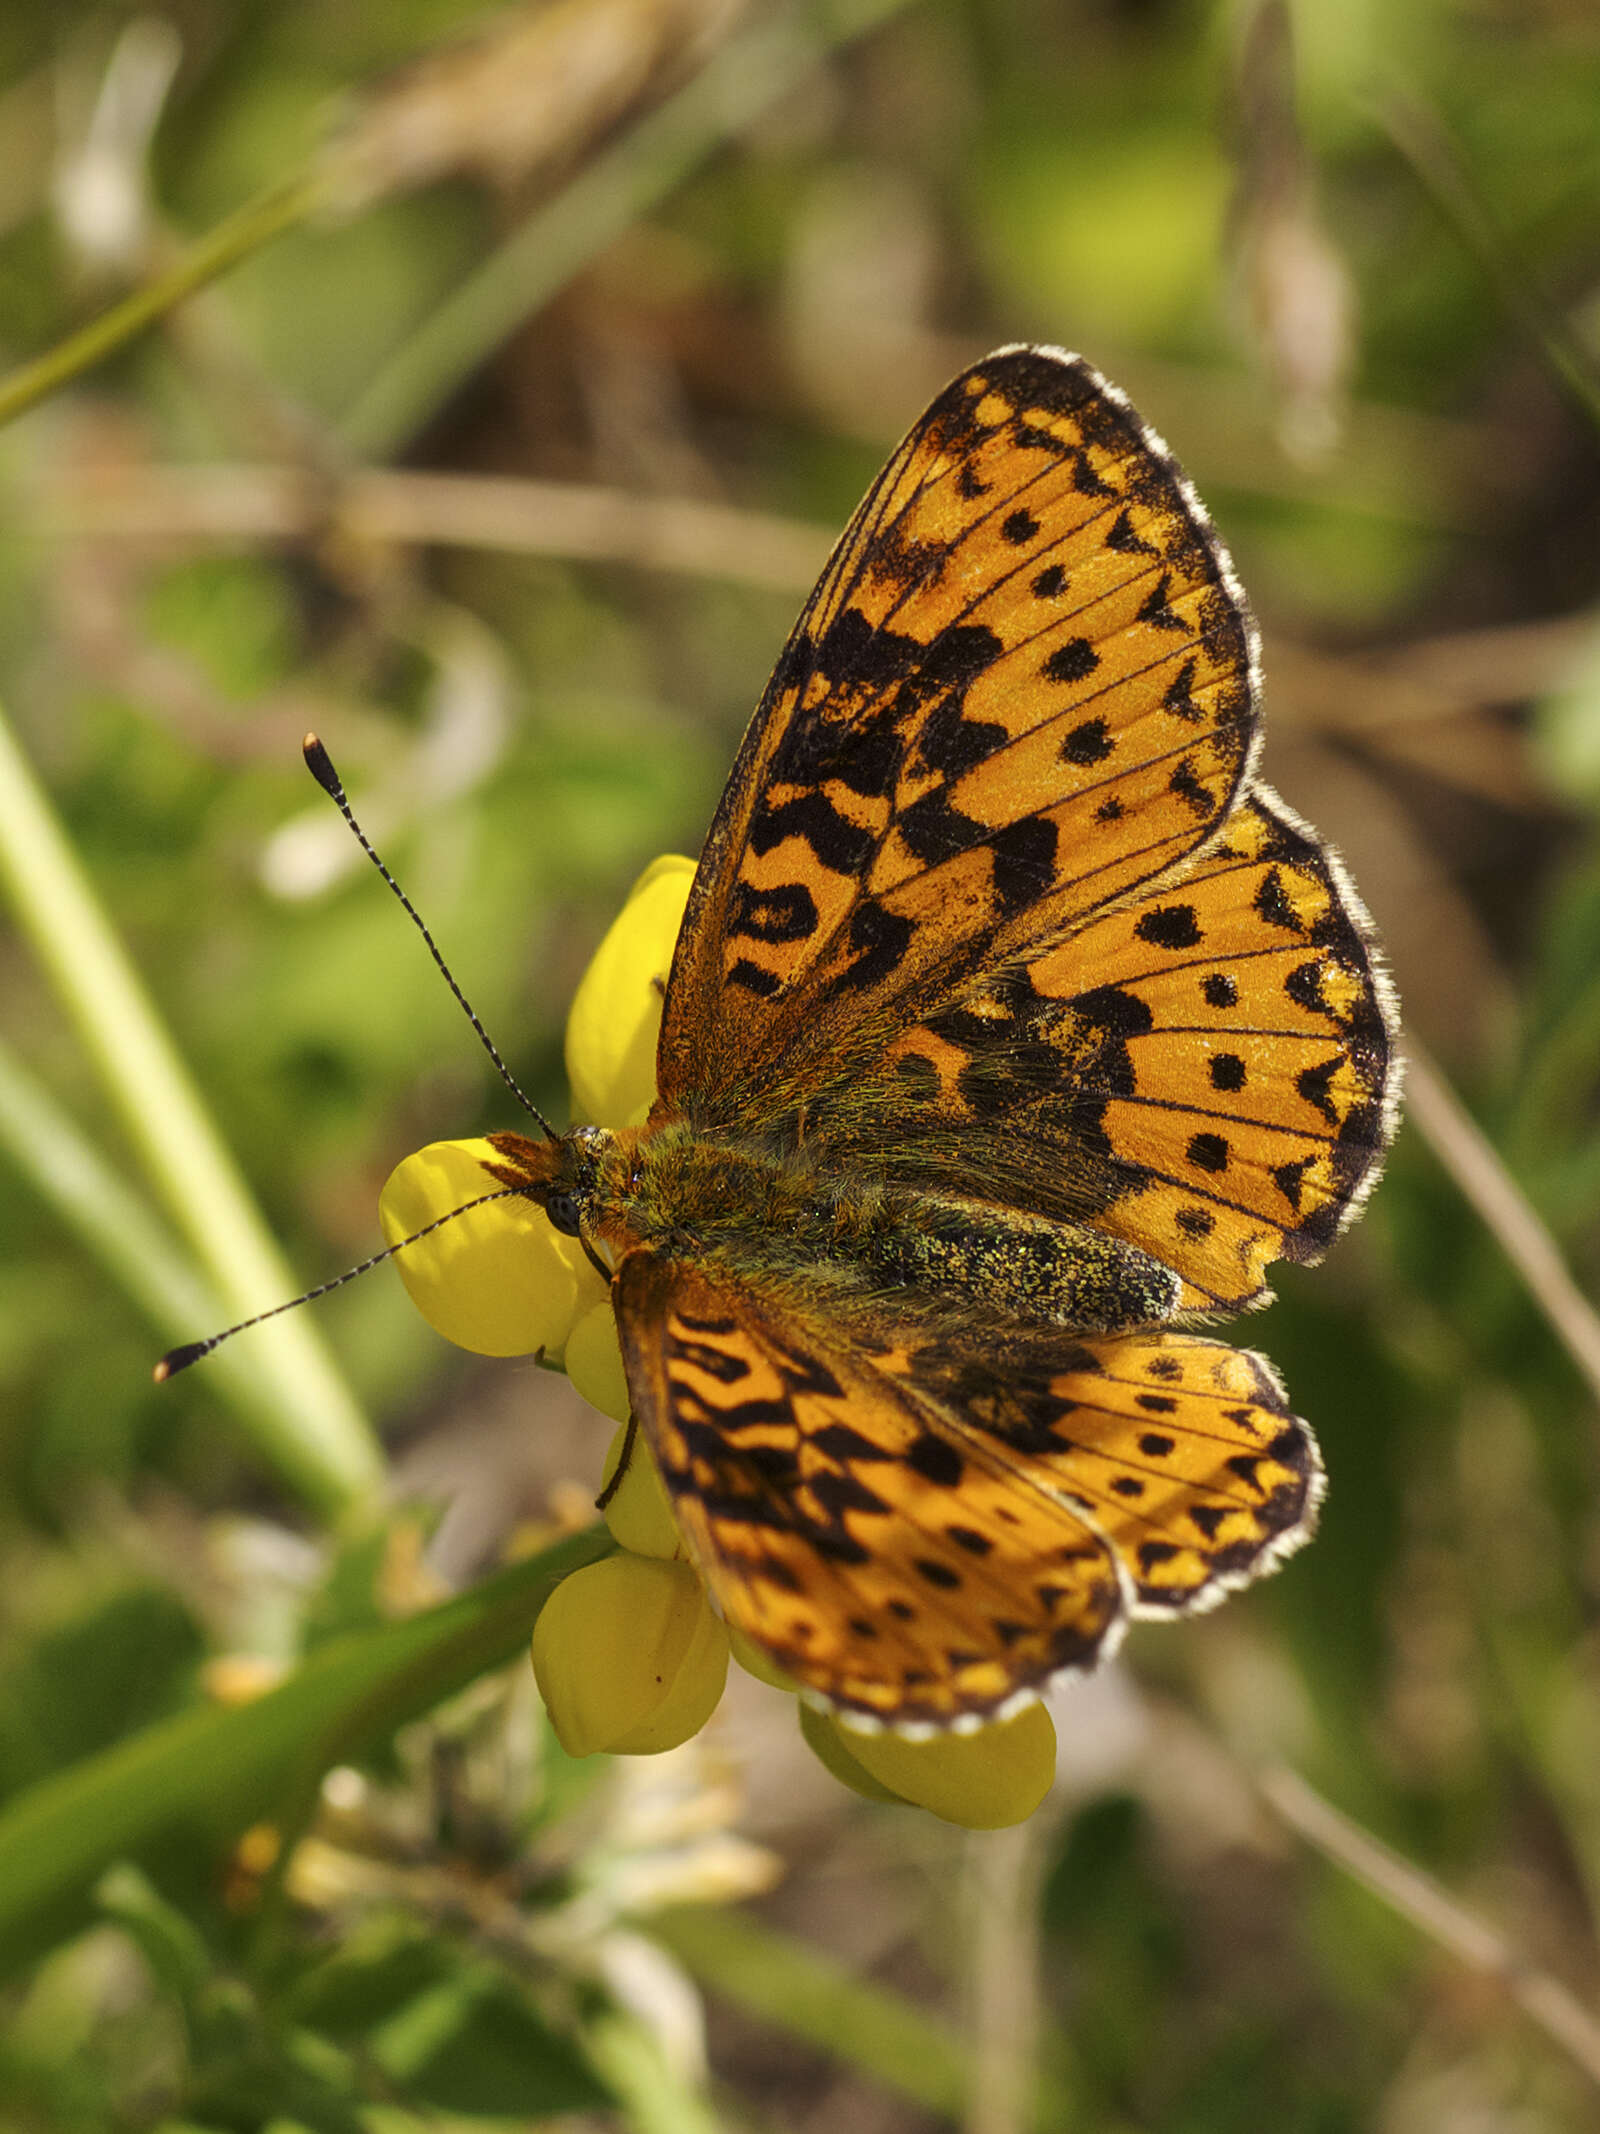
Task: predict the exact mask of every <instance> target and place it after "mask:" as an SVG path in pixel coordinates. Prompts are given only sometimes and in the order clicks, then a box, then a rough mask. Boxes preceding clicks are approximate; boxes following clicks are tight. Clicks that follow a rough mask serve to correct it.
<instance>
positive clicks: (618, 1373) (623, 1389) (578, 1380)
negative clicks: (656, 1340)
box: [562, 1299, 631, 1423]
mask: <svg viewBox="0 0 1600 2134" xmlns="http://www.w3.org/2000/svg"><path fill="white" fill-rule="evenodd" d="M562 1361H563V1362H564V1363H565V1364H566V1367H567V1376H568V1377H569V1378H570V1379H571V1380H572V1383H573V1385H574V1386H575V1387H576V1388H577V1390H578V1391H579V1392H580V1393H581V1394H582V1395H583V1397H584V1399H585V1400H586V1401H588V1402H589V1404H590V1405H591V1406H592V1407H595V1408H598V1409H599V1410H600V1413H601V1414H602V1415H609V1416H610V1418H611V1420H612V1421H613V1422H614V1423H625V1422H626V1421H627V1419H628V1410H629V1408H630V1406H631V1403H630V1401H629V1398H628V1380H627V1374H626V1373H625V1372H624V1370H623V1368H622V1344H621V1342H620V1341H619V1340H618V1339H617V1315H616V1313H615V1312H614V1311H613V1310H612V1309H611V1304H610V1300H609V1299H605V1300H603V1301H602V1302H601V1303H599V1304H594V1305H591V1306H590V1308H589V1309H588V1311H586V1312H585V1313H584V1315H583V1317H582V1318H581V1319H580V1320H579V1321H578V1323H577V1325H576V1326H575V1327H574V1328H573V1329H572V1332H571V1333H570V1334H569V1335H568V1336H567V1347H566V1354H565V1356H564V1357H563V1358H562Z"/></svg>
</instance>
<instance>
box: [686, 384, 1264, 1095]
mask: <svg viewBox="0 0 1600 2134" xmlns="http://www.w3.org/2000/svg"><path fill="white" fill-rule="evenodd" d="M1256 698H1257V687H1256V667H1255V639H1254V632H1253V628H1252V625H1251V623H1250V620H1249V616H1248V611H1247V609H1246V607H1245V604H1244V599H1243V595H1242V594H1241V592H1240V590H1239V588H1238V585H1237V584H1236V582H1235V581H1234V579H1233V577H1232V573H1231V570H1230V568H1229V565H1228V561H1227V557H1226V555H1225V553H1224V551H1223V549H1222V547H1221V544H1220V543H1219V542H1218V541H1217V539H1216V537H1215V536H1214V534H1213V533H1212V531H1211V528H1210V524H1209V522H1208V520H1207V519H1206V516H1205V513H1204V511H1203V509H1202V508H1201V506H1200V504H1199V502H1198V500H1197V499H1196V497H1195V496H1194V493H1193V491H1192V490H1191V489H1190V487H1189V485H1188V483H1187V482H1186V481H1185V480H1184V478H1183V476H1182V474H1181V473H1180V472H1179V470H1178V469H1177V467H1176V466H1175V465H1174V463H1173V462H1172V460H1171V459H1170V458H1169V457H1168V455H1167V453H1166V451H1165V448H1164V447H1163V446H1162V445H1161V444H1160V442H1159V440H1158V439H1156V438H1155V437H1154V436H1153V435H1152V434H1151V433H1150V432H1149V431H1147V430H1146V429H1145V428H1144V427H1143V426H1142V425H1141V424H1140V423H1139V421H1138V419H1137V417H1135V416H1134V414H1133V413H1132V411H1131V410H1130V409H1129V407H1128V405H1127V402H1126V401H1125V400H1124V399H1123V397H1122V396H1121V394H1120V393H1118V392H1117V391H1116V390H1115V388H1114V387H1112V386H1109V385H1108V384H1107V383H1106V382H1105V381H1104V380H1103V379H1102V378H1101V377H1100V376H1099V375H1098V373H1096V372H1095V371H1094V370H1092V369H1091V368H1090V366H1089V365H1088V364H1086V363H1084V362H1082V361H1081V360H1079V359H1077V358H1075V357H1069V356H1065V355H1062V354H1060V353H1059V352H1057V351H1053V350H1048V349H1026V348H1018V349H1009V350H1002V351H1000V352H999V353H998V354H996V355H994V356H991V357H989V358H988V359H987V360H986V361H985V362H983V363H980V364H977V365H975V366H974V367H973V368H972V369H971V370H969V371H967V372H965V373H963V375H962V376H961V377H959V378H957V379H956V380H955V381H954V382H953V383H952V384H951V385H950V386H949V387H947V388H946V390H945V391H944V392H943V393H941V394H940V396H939V397H938V399H937V400H935V401H934V403H933V405H932V406H931V407H930V408H929V409H928V411H927V413H926V414H925V415H924V416H923V417H922V419H921V420H920V421H919V422H918V423H917V424H916V426H915V428H914V429H913V430H912V431H911V433H910V435H909V436H908V437H907V439H906V440H905V442H904V444H903V445H902V446H901V447H900V449H899V451H898V452H896V453H895V455H894V457H893V458H892V459H891V460H890V461H889V464H888V466H887V467H886V468H885V469H884V471H883V473H882V474H881V475H880V476H879V478H878V480H877V481H876V482H875V483H874V485H873V487H872V489H871V490H870V492H869V493H868V495H867V497H866V500H865V501H864V503H863V504H862V506H861V508H860V510H859V511H858V512H857V513H856V515H855V517H854V518H853V519H852V521H851V523H850V526H849V527H848V529H847V530H846V532H845V534H844V537H843V539H842V540H841V541H840V543H839V546H838V548H837V549H836V550H835V552H834V555H833V557H832V559H831V561H830V562H829V564H828V566H827V569H826V570H825V571H824V573H823V576H822V580H821V582H820V584H819V585H818V587H817V589H816V591H815V593H814V594H813V595H812V597H811V599H810V601H809V602H808V603H807V605H806V608H805V610H804V612H803V614H802V615H801V618H800V621H799V623H798V624H797V626H796V628H795V630H794V633H793V635H792V636H791V637H790V640H789V643H788V645H787V646H786V648H785V650H784V653H783V656H782V657H781V658H780V660H779V662H778V665H777V668H776V670H775V672H774V675H773V678H772V681H771V683H770V684H769V686H768V689H767V692H766V695H765V697H764V698H763V700H762V703H761V705H760V707H759V709H758V710H757V712H756V715H755V718H754V720H753V721H752V723H751V726H750V730H749V732H748V733H747V734H746V736H745V739H744V743H743V745H742V747H741V749H740V751H739V755H738V759H737V761H736V763H735V765H734V769H733V772H732V775H731V777H730V779H729V781H728V786H727V789H726V791H725V793H724V794H723V798H722V802H721V805H720V806H719V808H718V810H717V814H716V818H715V820H714V822H713V824H712V827H711V831H710V834H709V836H708V838H707V841H706V846H705V850H704V853H703V855H702V857H701V861H700V867H699V871H698V873H697V875H696V878H695V883H694V887H693V890H692V892H691V895H690V899H689V906H688V911H687V914H686V916H685V920H684V925H683V930H682V933H681V934H680V936H679V942H678V949H677V954H676V957H675V959H674V963H673V969H672V976H671V980H670V983H669V985H668V989H667V999H666V1006H665V1012H664V1016H663V1023H662V1031H661V1045H660V1054H659V1087H660V1093H661V1097H662V1100H663V1102H664V1104H665V1105H667V1106H669V1107H673V1108H681V1109H683V1110H684V1111H686V1112H687V1113H688V1115H689V1116H690V1117H691V1118H692V1119H693V1120H694V1121H696V1122H697V1123H700V1124H719V1123H728V1122H731V1121H750V1120H754V1119H760V1118H771V1117H776V1116H778V1115H780V1114H782V1113H783V1112H785V1111H786V1110H787V1111H789V1112H794V1111H796V1110H797V1109H799V1108H802V1107H803V1106H804V1104H805V1103H806V1102H807V1101H808V1099H809V1098H810V1097H811V1096H813V1095H814V1094H815V1093H816V1091H817V1090H818V1089H820V1088H821V1087H823V1086H825V1085H826V1084H828V1083H829V1082H830V1081H831V1082H837V1081H839V1080H841V1079H846V1078H848V1073H849V1070H850V1065H851V1063H852V1062H853V1061H855V1060H856V1059H858V1058H860V1057H862V1056H863V1055H870V1054H872V1053H874V1052H881V1050H882V1048H883V1045H884V1043H885V1042H886V1041H887V1038H888V1036H889V1034H891V1032H892V1030H893V1028H894V1027H895V1025H896V1024H897V1023H901V1022H903V1021H904V1020H905V1015H904V1012H903V1004H904V1003H905V1002H906V1001H908V1000H917V1001H923V1002H926V1001H930V1000H932V999H935V998H937V997H939V996H941V995H944V994H947V993H949V992H950V991H951V990H952V989H954V988H956V987H958V986H959V985H960V984H961V983H962V982H963V981H964V980H965V979H966V978H967V977H968V976H969V974H970V973H971V972H972V971H973V970H974V969H976V968H977V967H978V966H979V965H980V964H989V963H993V962H995V961H997V960H1002V959H1004V958H1005V957H1007V956H1009V955H1011V954H1013V953H1014V952H1015V951H1016V950H1017V949H1018V948H1019V947H1020V946H1022V945H1023V944H1025V943H1027V942H1029V941H1034V940H1037V939H1039V938H1041V936H1042V935H1044V934H1046V933H1048V932H1050V931H1051V930H1054V929H1059V928H1061V927H1063V926H1065V925H1067V924H1069V923H1076V922H1081V921H1082V920H1083V919H1084V918H1086V917H1088V916H1089V915H1090V914H1092V913H1094V912H1096V911H1100V910H1103V909H1106V908H1108V907H1109V906H1111V905H1112V904H1113V903H1115V901H1116V900H1118V899H1119V898H1122V897H1125V896H1126V895H1127V894H1128V893H1129V892H1130V891H1131V890H1134V889H1136V888H1137V887H1138V886H1139V884H1141V883H1143V882H1146V881H1148V880H1150V879H1152V878H1153V877H1155V876H1158V875H1160V874H1161V873H1163V872H1164V871H1165V870H1167V869H1169V868H1171V867H1173V866H1174V865H1176V864H1179V863H1181V862H1182V861H1183V860H1185V859H1186V858H1188V857H1189V856H1190V855H1191V854H1193V853H1195V852H1196V851H1198V850H1199V849H1200V848H1201V847H1202V846H1203V845H1204V844H1205V842H1206V841H1207V839H1208V838H1209V837H1210V836H1212V835H1213V834H1214V832H1215V831H1216V829H1217V828H1218V827H1219V825H1220V824H1221V823H1222V821H1223V820H1224V819H1225V818H1226V816H1227V814H1228V812H1229V810H1230V809H1231V808H1232V806H1233V804H1234V801H1235V798H1236V796H1237V794H1238V792H1239V790H1240V787H1241V785H1242V783H1243V782H1244V780H1245V778H1246V776H1247V774H1248V771H1249V767H1250V763H1251V760H1252V757H1253V752H1254V748H1255V741H1256V729H1257V704H1256Z"/></svg>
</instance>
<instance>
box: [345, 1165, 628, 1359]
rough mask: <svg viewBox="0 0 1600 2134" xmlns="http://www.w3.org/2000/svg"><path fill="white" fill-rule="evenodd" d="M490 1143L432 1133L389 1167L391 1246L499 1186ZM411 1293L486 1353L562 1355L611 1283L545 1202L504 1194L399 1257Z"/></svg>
mask: <svg viewBox="0 0 1600 2134" xmlns="http://www.w3.org/2000/svg"><path fill="white" fill-rule="evenodd" d="M485 1160H487V1161H490V1162H497V1161H498V1160H499V1159H498V1158H497V1156H496V1154H495V1151H494V1150H493V1149H492V1148H491V1147H490V1145H489V1143H488V1142H487V1141H435V1142H434V1143H432V1145H431V1146H430V1147H428V1148H425V1149H419V1150H418V1152H417V1154H416V1155H414V1156H408V1157H407V1158H406V1159H405V1161H404V1163H402V1164H400V1165H398V1166H397V1167H396V1169H395V1170H394V1171H392V1172H391V1173H390V1176H389V1181H388V1184H387V1185H385V1187H384V1189H383V1193H382V1196H381V1198H380V1200H379V1202H378V1218H379V1221H380V1222H381V1223H382V1225H383V1234H384V1237H385V1238H386V1240H387V1241H388V1242H389V1244H391V1245H396V1244H398V1243H399V1242H400V1240H401V1239H402V1238H403V1237H409V1236H411V1235H412V1233H413V1232H414V1231H417V1230H421V1229H423V1228H424V1227H425V1226H426V1225H427V1224H429V1223H431V1222H437V1221H438V1219H439V1218H440V1217H441V1216H445V1215H450V1214H451V1212H452V1210H454V1209H456V1208H460V1207H463V1206H465V1204H466V1203H467V1202H468V1201H469V1200H474V1199H476V1198H478V1196H479V1195H481V1194H484V1193H492V1192H493V1191H494V1190H495V1185H496V1181H495V1179H493V1178H492V1177H491V1176H490V1175H489V1173H488V1172H487V1171H486V1170H485V1169H484V1168H483V1165H484V1162H485ZM394 1264H395V1266H396V1267H397V1268H398V1269H399V1270H400V1279H401V1280H402V1281H403V1282H404V1283H405V1285H406V1288H407V1290H408V1291H409V1292H410V1295H411V1301H412V1303H413V1304H415V1305H416V1307H417V1309H418V1311H420V1312H421V1314H422V1316H423V1317H424V1318H425V1319H426V1320H427V1322H428V1324H429V1325H430V1326H431V1327H433V1328H434V1329H435V1331H436V1332H438V1333H441V1334H443V1335H444V1337H445V1339H446V1340H447V1341H453V1342H455V1343H456V1344H457V1346H458V1347H460V1348H464V1349H472V1350H474V1351H475V1352H476V1353H477V1354H478V1355H480V1356H526V1355H529V1354H531V1353H532V1352H533V1350H535V1349H540V1348H542V1349H548V1350H551V1351H553V1352H555V1353H559V1352H560V1350H561V1348H562V1346H563V1344H564V1343H565V1341H566V1339H567V1335H568V1333H569V1332H570V1331H571V1328H572V1324H573V1321H574V1319H575V1318H576V1317H577V1315H578V1313H579V1312H580V1311H583V1310H585V1309H586V1308H587V1307H589V1306H591V1305H593V1304H596V1303H600V1302H602V1301H603V1300H604V1298H605V1289H604V1287H603V1286H602V1284H601V1281H600V1277H599V1276H598V1275H597V1274H596V1273H595V1271H594V1269H593V1268H592V1267H591V1266H590V1265H589V1263H588V1261H587V1260H586V1259H585V1257H584V1253H583V1247H582V1246H581V1245H580V1244H579V1243H578V1241H577V1239H576V1238H572V1237H564V1236H562V1234H561V1233H560V1232H559V1231H558V1230H555V1229H553V1228H552V1227H551V1224H550V1221H549V1219H548V1217H547V1216H546V1215H545V1213H544V1211H543V1209H542V1208H538V1207H536V1206H535V1205H534V1204H533V1203H532V1202H531V1201H528V1200H523V1199H508V1200H497V1201H493V1202H491V1203H490V1204H489V1205H488V1206H487V1207H483V1208H474V1209H472V1210H471V1212H470V1213H469V1214H466V1215H457V1216H454V1217H453V1219H452V1220H451V1221H449V1222H445V1223H441V1224H440V1227H439V1228H438V1229H437V1230H435V1231H433V1232H432V1233H431V1234H430V1235H429V1236H427V1237H425V1238H421V1239H419V1240H418V1242H417V1243H416V1244H414V1245H408V1246H407V1247H406V1249H405V1250H404V1252H401V1253H398V1254H396V1256H395V1263H394Z"/></svg>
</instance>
